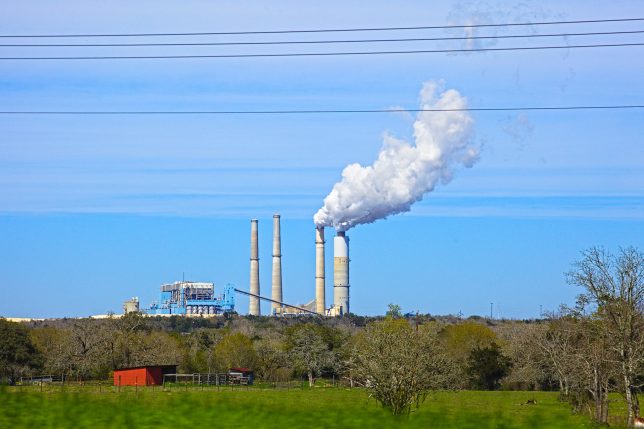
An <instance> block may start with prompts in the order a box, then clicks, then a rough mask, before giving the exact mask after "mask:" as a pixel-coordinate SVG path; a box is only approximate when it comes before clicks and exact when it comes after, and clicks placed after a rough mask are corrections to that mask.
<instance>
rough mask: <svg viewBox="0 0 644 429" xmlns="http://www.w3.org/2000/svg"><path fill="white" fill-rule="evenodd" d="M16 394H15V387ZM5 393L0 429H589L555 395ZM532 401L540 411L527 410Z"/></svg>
mask: <svg viewBox="0 0 644 429" xmlns="http://www.w3.org/2000/svg"><path fill="white" fill-rule="evenodd" d="M13 389H17V388H13ZM87 389H88V388H87V387H85V392H84V393H83V392H81V393H60V392H56V393H45V394H41V393H25V392H22V393H19V392H17V391H15V392H13V391H12V392H11V393H9V392H4V393H3V392H0V401H1V403H2V404H3V410H4V411H3V413H0V427H10V428H13V429H22V428H34V427H39V428H66V427H69V428H72V427H73V428H92V429H103V428H123V427H136V428H141V429H145V428H154V429H164V428H194V427H202V426H204V425H209V426H213V427H221V428H246V427H248V428H285V427H308V428H322V427H324V428H365V427H374V428H376V427H377V428H431V427H433V428H442V429H457V428H458V429H468V428H472V429H474V428H476V429H487V428H489V429H492V428H507V429H514V428H517V429H518V428H522V429H524V428H528V429H529V428H545V427H547V428H549V429H557V428H562V429H563V428H565V429H576V428H588V427H594V426H592V425H591V424H590V422H589V420H588V418H587V417H585V416H581V415H574V414H571V413H570V410H569V408H568V407H567V406H566V405H565V404H564V403H561V402H560V401H558V399H557V394H556V393H549V392H531V393H524V392H467V391H457V392H436V393H432V394H431V395H430V396H429V397H428V399H427V401H426V402H425V405H424V406H423V407H421V408H420V409H418V410H417V411H416V412H414V413H411V414H410V415H409V416H404V417H400V416H393V415H392V414H391V413H389V412H387V411H386V410H385V409H383V408H381V407H380V406H379V405H378V404H377V403H376V402H375V401H373V400H369V398H368V396H367V394H366V393H365V391H364V390H363V389H351V390H349V389H332V388H329V389H308V388H306V389H291V390H272V389H269V390H261V389H241V390H235V391H230V390H228V391H220V392H218V391H216V390H213V391H203V392H202V391H188V392H185V391H183V389H177V390H176V391H175V390H172V391H170V392H164V391H161V390H159V389H157V390H155V391H151V390H148V391H141V390H140V389H139V391H138V393H135V392H134V391H128V392H121V393H116V392H114V391H111V390H110V391H106V390H105V389H104V390H103V391H102V393H99V392H98V391H97V390H95V389H94V390H93V391H88V390H87ZM529 399H534V400H536V402H537V404H536V405H524V404H525V403H526V402H527V401H528V400H529Z"/></svg>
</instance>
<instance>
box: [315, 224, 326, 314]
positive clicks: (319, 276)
mask: <svg viewBox="0 0 644 429" xmlns="http://www.w3.org/2000/svg"><path fill="white" fill-rule="evenodd" d="M324 287H325V285H324V227H323V226H319V227H317V228H315V311H316V312H317V313H319V314H324V311H325V307H326V303H325V299H324Z"/></svg>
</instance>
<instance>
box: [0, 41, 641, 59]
mask: <svg viewBox="0 0 644 429" xmlns="http://www.w3.org/2000/svg"><path fill="white" fill-rule="evenodd" d="M634 46H644V43H610V44H592V45H563V46H562V45H559V46H557V45H554V46H516V47H509V48H474V49H417V50H410V51H355V52H295V53H293V52H291V53H277V54H219V55H116V56H108V55H106V56H86V57H0V60H5V61H6V60H150V59H199V58H273V57H331V56H350V55H393V54H438V53H457V52H491V51H536V50H550V49H580V48H616V47H634Z"/></svg>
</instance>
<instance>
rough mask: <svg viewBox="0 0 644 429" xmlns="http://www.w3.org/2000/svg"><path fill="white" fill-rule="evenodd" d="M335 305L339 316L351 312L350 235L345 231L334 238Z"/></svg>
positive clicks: (339, 232)
mask: <svg viewBox="0 0 644 429" xmlns="http://www.w3.org/2000/svg"><path fill="white" fill-rule="evenodd" d="M333 306H334V307H335V309H336V312H337V313H336V314H337V315H338V316H341V315H343V314H347V313H349V237H347V236H346V235H345V233H344V231H338V233H337V235H336V236H335V237H334V238H333Z"/></svg>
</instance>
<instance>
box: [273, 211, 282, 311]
mask: <svg viewBox="0 0 644 429" xmlns="http://www.w3.org/2000/svg"><path fill="white" fill-rule="evenodd" d="M281 240H282V238H281V235H280V215H278V214H276V215H273V284H272V288H271V298H272V299H273V301H279V302H282V244H281ZM271 310H272V313H273V314H280V313H281V312H282V306H281V305H280V304H278V303H276V302H273V303H272V304H271Z"/></svg>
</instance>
